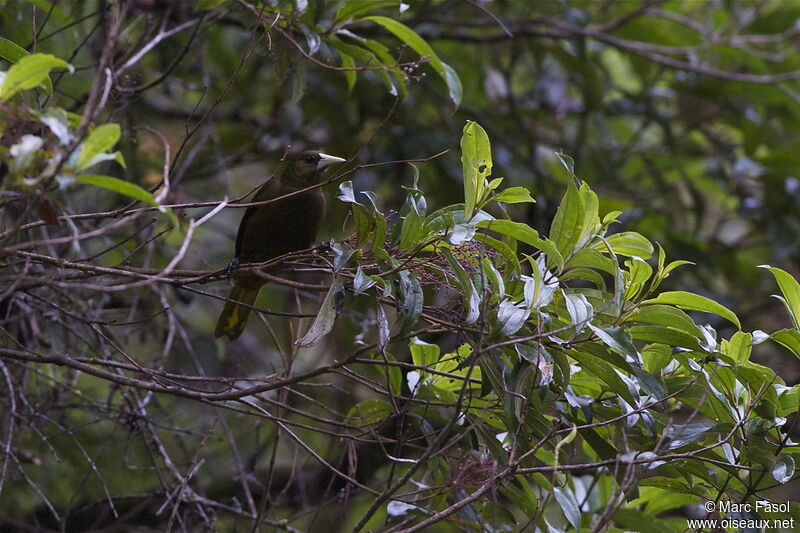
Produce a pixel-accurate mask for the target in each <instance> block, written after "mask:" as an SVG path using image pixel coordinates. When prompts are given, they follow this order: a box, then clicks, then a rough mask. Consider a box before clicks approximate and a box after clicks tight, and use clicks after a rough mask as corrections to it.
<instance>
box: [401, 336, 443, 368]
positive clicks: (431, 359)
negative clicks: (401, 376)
mask: <svg viewBox="0 0 800 533" xmlns="http://www.w3.org/2000/svg"><path fill="white" fill-rule="evenodd" d="M408 350H409V351H410V352H411V361H412V362H413V363H414V364H415V365H417V366H433V365H435V364H436V363H438V362H439V354H440V353H441V352H440V349H439V346H438V345H437V344H430V343H427V342H424V341H421V340H419V339H418V338H416V337H414V338H413V339H411V342H409V343H408Z"/></svg>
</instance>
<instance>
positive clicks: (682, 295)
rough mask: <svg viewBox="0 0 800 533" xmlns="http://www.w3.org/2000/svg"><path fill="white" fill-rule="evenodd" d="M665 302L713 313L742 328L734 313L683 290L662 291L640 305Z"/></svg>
mask: <svg viewBox="0 0 800 533" xmlns="http://www.w3.org/2000/svg"><path fill="white" fill-rule="evenodd" d="M649 304H667V305H674V306H677V307H680V308H681V309H686V310H687V311H702V312H705V313H713V314H715V315H719V316H721V317H722V318H725V319H727V320H729V321H731V322H732V323H733V324H734V325H736V327H737V328H739V329H742V325H741V323H740V322H739V318H738V317H737V316H736V314H735V313H734V312H733V311H731V310H730V309H728V308H727V307H725V306H724V305H722V304H719V303H717V302H715V301H714V300H712V299H710V298H706V297H705V296H700V295H699V294H694V293H691V292H685V291H670V292H662V293H661V294H659V295H658V297H657V298H654V299H651V300H645V301H644V302H642V305H649Z"/></svg>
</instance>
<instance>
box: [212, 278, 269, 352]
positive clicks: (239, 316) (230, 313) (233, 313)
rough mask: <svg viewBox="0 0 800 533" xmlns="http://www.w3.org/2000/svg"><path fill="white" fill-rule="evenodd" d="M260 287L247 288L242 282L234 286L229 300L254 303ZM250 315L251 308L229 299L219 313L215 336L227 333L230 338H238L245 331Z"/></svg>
mask: <svg viewBox="0 0 800 533" xmlns="http://www.w3.org/2000/svg"><path fill="white" fill-rule="evenodd" d="M259 290H260V287H257V288H255V289H253V288H246V287H243V286H242V285H240V284H238V283H237V284H236V285H234V286H233V290H231V293H230V295H229V296H228V299H229V300H236V301H237V302H241V303H243V304H247V305H253V302H255V301H256V296H258V291H259ZM249 316H250V308H249V307H245V306H243V305H239V304H238V303H235V302H232V301H228V302H225V307H224V309H222V314H220V315H219V320H217V327H216V328H215V329H214V337H222V336H223V335H227V336H228V338H229V339H230V340H234V339H238V338H239V335H241V334H242V332H243V331H244V327H245V326H246V325H247V318H248V317H249Z"/></svg>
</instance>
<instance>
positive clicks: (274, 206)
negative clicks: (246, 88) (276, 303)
mask: <svg viewBox="0 0 800 533" xmlns="http://www.w3.org/2000/svg"><path fill="white" fill-rule="evenodd" d="M344 161H346V159H343V158H341V157H336V156H332V155H328V154H324V153H322V152H319V151H316V150H309V151H305V152H302V153H299V154H294V155H290V156H288V157H287V158H286V159H285V160H284V161H283V162H282V164H281V165H280V166H279V168H278V169H277V170H276V171H275V173H274V175H273V178H272V179H270V180H268V181H267V182H265V183H264V184H263V185H262V186H261V187H259V189H258V190H257V191H256V193H255V195H254V196H253V202H262V201H265V200H274V199H276V198H280V200H278V201H276V202H272V203H269V204H265V205H254V206H250V207H248V208H247V209H246V210H245V212H244V215H243V216H242V221H241V222H240V223H239V231H238V232H237V234H236V249H235V255H234V259H233V260H232V261H231V263H230V264H229V266H228V268H229V271H230V270H232V269H233V268H234V267H235V266H236V265H238V264H239V263H263V262H264V261H268V260H270V259H274V258H275V257H280V256H282V255H285V254H288V253H291V252H296V251H299V250H304V249H306V248H308V247H310V246H311V244H312V243H313V242H314V240H315V239H316V237H317V233H319V229H320V226H321V225H322V219H323V216H324V214H325V196H324V195H323V193H322V190H321V188H319V187H317V188H315V189H310V190H307V191H303V192H301V193H299V194H294V195H292V196H289V197H288V198H283V197H284V196H286V195H288V194H291V193H295V192H297V191H301V190H303V189H306V188H308V187H311V186H312V185H315V184H316V183H319V178H320V176H321V174H322V171H323V170H324V169H325V168H327V167H329V166H330V165H333V164H336V163H343V162H344ZM232 277H233V279H234V286H233V289H232V290H231V292H230V295H229V296H228V300H227V301H226V302H225V307H224V308H223V309H222V313H221V314H220V316H219V320H217V326H216V328H215V329H214V337H215V338H219V337H222V336H223V335H225V336H227V337H228V339H230V340H235V339H237V338H239V336H240V335H241V334H242V332H243V331H244V328H245V326H246V325H247V318H248V317H249V315H250V308H249V307H246V306H245V305H240V303H242V304H246V305H248V306H249V305H253V302H255V301H256V297H257V296H258V293H259V291H260V290H261V287H262V285H264V283H265V280H264V279H263V278H262V277H261V276H259V275H258V274H256V273H253V272H239V273H237V272H235V271H234V273H233V275H232ZM237 302H239V303H237Z"/></svg>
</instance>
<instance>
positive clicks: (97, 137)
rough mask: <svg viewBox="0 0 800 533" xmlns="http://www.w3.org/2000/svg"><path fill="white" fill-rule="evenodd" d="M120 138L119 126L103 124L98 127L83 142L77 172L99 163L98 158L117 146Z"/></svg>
mask: <svg viewBox="0 0 800 533" xmlns="http://www.w3.org/2000/svg"><path fill="white" fill-rule="evenodd" d="M119 136H120V128H119V124H103V125H102V126H98V127H96V128H95V129H94V130H93V131H92V132H91V133H90V134H89V137H88V138H87V139H86V140H85V141H84V142H83V146H82V148H81V155H80V157H79V158H78V165H77V167H76V168H77V170H78V171H81V170H84V169H86V168H89V167H90V166H92V165H94V164H96V163H98V162H99V161H98V159H97V157H98V156H99V155H100V154H102V153H103V152H105V151H107V150H110V149H111V148H113V147H114V145H115V144H117V141H118V140H119Z"/></svg>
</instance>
